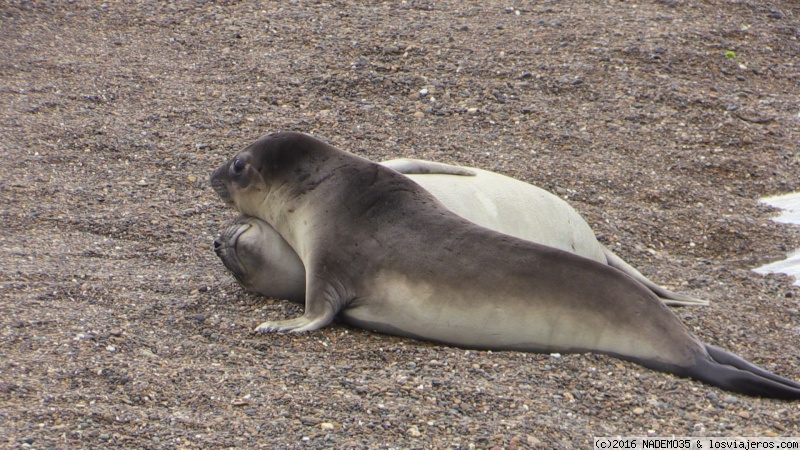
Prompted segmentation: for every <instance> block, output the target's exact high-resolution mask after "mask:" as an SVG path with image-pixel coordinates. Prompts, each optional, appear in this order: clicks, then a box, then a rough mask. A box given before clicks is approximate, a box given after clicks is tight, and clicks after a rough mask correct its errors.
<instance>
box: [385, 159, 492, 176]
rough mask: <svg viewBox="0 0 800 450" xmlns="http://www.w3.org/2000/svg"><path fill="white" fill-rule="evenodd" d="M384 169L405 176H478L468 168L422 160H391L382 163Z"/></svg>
mask: <svg viewBox="0 0 800 450" xmlns="http://www.w3.org/2000/svg"><path fill="white" fill-rule="evenodd" d="M380 164H381V165H382V166H384V167H388V168H390V169H392V170H394V171H395V172H400V173H402V174H403V175H428V174H437V175H459V176H468V177H474V176H475V175H477V174H476V173H475V171H473V170H469V169H468V168H466V167H461V166H453V165H450V164H444V163H437V162H433V161H424V160H421V159H409V158H402V159H390V160H388V161H383V162H382V163H380Z"/></svg>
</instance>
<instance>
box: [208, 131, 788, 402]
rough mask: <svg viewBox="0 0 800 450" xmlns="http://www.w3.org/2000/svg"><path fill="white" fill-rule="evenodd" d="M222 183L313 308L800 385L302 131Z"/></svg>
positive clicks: (285, 324)
mask: <svg viewBox="0 0 800 450" xmlns="http://www.w3.org/2000/svg"><path fill="white" fill-rule="evenodd" d="M211 183H212V186H213V187H214V189H215V190H216V192H217V193H218V194H219V196H220V198H222V200H223V201H225V202H226V203H228V204H230V205H232V206H234V207H235V208H236V209H237V210H239V212H240V213H242V214H245V215H249V216H254V217H257V218H259V219H261V220H263V221H265V222H266V223H268V224H269V225H270V226H271V227H273V228H274V229H275V230H276V231H278V233H280V234H281V236H282V237H283V238H284V239H285V240H286V241H287V242H288V243H289V245H290V246H291V247H292V248H293V249H294V251H295V253H297V255H298V256H299V257H300V260H301V261H302V262H303V265H304V267H305V269H306V298H305V313H304V314H303V315H302V316H300V317H297V318H294V319H288V320H279V321H269V322H264V323H263V324H261V325H260V326H259V327H258V328H257V330H258V331H262V332H303V331H312V330H316V329H319V328H321V327H324V326H327V325H329V324H330V323H331V322H332V321H333V319H334V317H337V316H338V317H339V318H341V319H342V320H343V321H345V322H347V323H350V324H352V325H355V326H358V327H362V328H366V329H370V330H375V331H378V332H382V333H388V334H394V335H399V336H406V337H412V338H418V339H425V340H431V341H435V342H441V343H445V344H450V345H455V346H459V347H465V348H475V349H492V350H519V351H528V352H561V353H567V352H596V353H604V354H608V355H611V356H614V357H618V358H621V359H625V360H629V361H633V362H635V363H638V364H641V365H643V366H645V367H648V368H651V369H655V370H659V371H663V372H668V373H673V374H675V375H678V376H681V377H691V378H695V379H697V380H700V381H704V382H706V383H709V384H711V385H714V386H718V387H720V388H723V389H727V390H730V391H734V392H739V393H742V394H747V395H758V396H765V397H774V398H781V399H798V398H800V384H799V383H797V382H794V381H791V380H788V379H785V378H782V377H779V376H777V375H775V374H772V373H770V372H767V371H766V370H763V369H761V368H758V367H756V366H754V365H752V364H750V363H748V362H747V361H744V360H742V359H741V358H739V357H737V356H735V355H733V354H731V353H729V352H726V351H725V350H721V349H718V348H715V347H712V346H709V345H705V344H703V343H702V342H700V341H699V340H698V339H697V338H695V337H694V336H693V335H692V334H691V333H690V332H689V331H688V330H687V328H686V327H685V326H684V325H683V323H681V321H680V320H679V319H678V318H677V317H676V316H675V315H674V314H673V313H672V312H671V311H670V310H669V308H667V307H666V306H665V305H664V304H663V303H662V302H661V301H659V299H658V297H656V295H655V294H653V292H652V291H650V290H649V289H648V288H647V287H645V286H644V285H642V284H641V283H639V282H638V281H636V280H635V279H633V278H631V277H630V276H628V275H626V274H624V273H622V272H620V271H618V270H616V269H614V268H611V267H609V266H607V265H604V264H600V263H598V262H596V261H592V260H589V259H587V258H583V257H580V256H576V255H574V254H571V253H568V252H564V251H561V250H557V249H554V248H551V247H546V246H543V245H539V244H535V243H532V242H529V241H524V240H521V239H516V238H512V237H510V236H507V235H503V234H500V233H497V232H495V231H492V230H489V229H486V228H482V227H480V226H478V225H475V224H474V223H472V222H469V221H467V220H466V219H463V218H461V217H459V216H458V215H456V214H454V213H452V212H450V211H449V210H448V209H447V208H445V207H444V206H443V205H442V204H440V203H439V202H438V201H437V200H436V199H435V198H434V197H433V196H432V195H431V194H430V193H429V192H427V191H426V190H424V189H422V188H421V187H419V186H418V185H416V184H415V183H414V182H413V181H411V180H410V179H408V178H407V177H405V176H403V175H401V174H399V173H397V172H395V171H392V170H390V169H387V168H385V167H382V166H380V165H379V164H376V163H372V162H370V161H368V160H366V159H363V158H360V157H358V156H356V155H352V154H350V153H346V152H344V151H341V150H338V149H336V148H334V147H332V146H330V145H328V144H326V143H325V142H322V141H320V140H318V139H315V138H312V137H310V136H307V135H304V134H300V133H275V134H271V135H268V136H265V137H263V138H261V139H259V140H257V141H256V142H254V143H253V144H251V145H250V146H248V147H247V148H245V149H244V150H242V151H241V152H239V153H238V154H237V155H235V156H234V157H233V158H232V159H231V160H230V161H229V162H227V163H225V164H224V165H222V166H221V167H220V168H219V169H217V170H216V171H215V172H214V173H213V174H212V177H211Z"/></svg>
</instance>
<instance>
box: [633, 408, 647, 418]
mask: <svg viewBox="0 0 800 450" xmlns="http://www.w3.org/2000/svg"><path fill="white" fill-rule="evenodd" d="M633 413H634V414H636V415H637V416H641V415H642V414H644V409H643V408H633Z"/></svg>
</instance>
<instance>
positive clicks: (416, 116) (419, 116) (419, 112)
mask: <svg viewBox="0 0 800 450" xmlns="http://www.w3.org/2000/svg"><path fill="white" fill-rule="evenodd" d="M423 117H425V113H424V112H422V111H417V112H415V113H414V118H415V119H422V118H423Z"/></svg>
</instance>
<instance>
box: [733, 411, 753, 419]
mask: <svg viewBox="0 0 800 450" xmlns="http://www.w3.org/2000/svg"><path fill="white" fill-rule="evenodd" d="M736 415H737V416H739V417H741V418H742V419H749V418H750V413H749V412H747V411H739V412H738V413H736Z"/></svg>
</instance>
